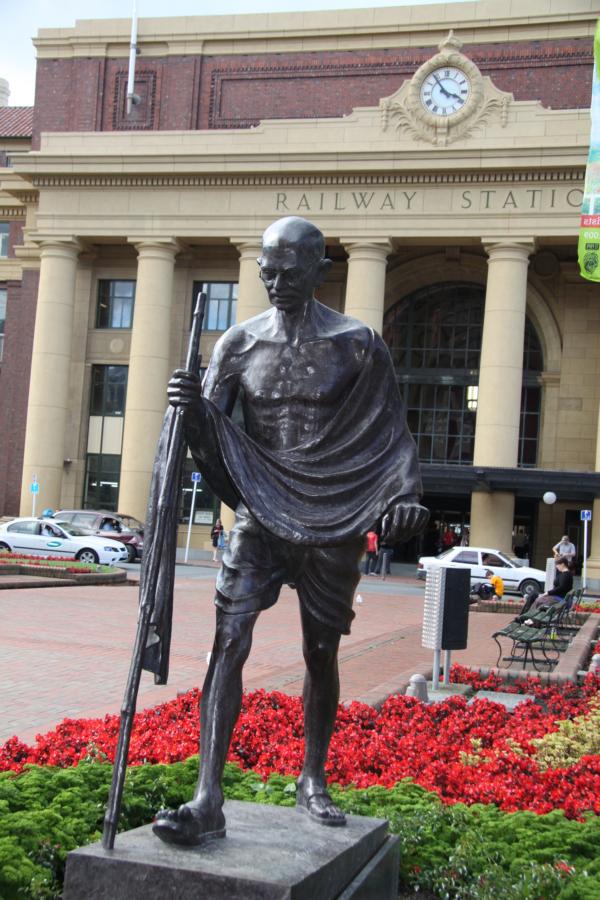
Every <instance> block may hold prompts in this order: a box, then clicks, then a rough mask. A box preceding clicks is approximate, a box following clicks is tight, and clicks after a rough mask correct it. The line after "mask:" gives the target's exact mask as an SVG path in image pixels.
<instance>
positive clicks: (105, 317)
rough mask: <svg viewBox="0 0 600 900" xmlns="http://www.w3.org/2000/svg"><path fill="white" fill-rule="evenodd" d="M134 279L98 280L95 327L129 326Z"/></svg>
mask: <svg viewBox="0 0 600 900" xmlns="http://www.w3.org/2000/svg"><path fill="white" fill-rule="evenodd" d="M134 301H135V281H112V280H110V281H109V280H101V281H99V282H98V306H97V309H96V328H131V326H132V324H133V305H134Z"/></svg>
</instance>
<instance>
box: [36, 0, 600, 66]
mask: <svg viewBox="0 0 600 900" xmlns="http://www.w3.org/2000/svg"><path fill="white" fill-rule="evenodd" d="M542 7H543V9H542ZM540 9H542V11H541V12H540ZM596 16H597V10H595V9H593V8H592V4H591V3H587V2H585V0H584V2H581V0H555V2H553V3H552V5H551V10H550V11H549V5H548V4H540V3H537V2H535V0H522V2H521V3H519V4H516V5H515V4H513V3H512V2H511V0H479V2H478V3H477V4H476V8H475V6H474V4H473V3H456V4H452V5H448V4H442V3H432V4H426V5H423V6H402V7H384V8H365V9H353V10H343V9H342V10H329V11H321V12H314V11H312V12H306V13H302V12H296V13H269V14H264V15H261V14H249V15H235V16H231V15H230V16H185V17H184V16H181V17H164V18H142V19H140V20H139V23H138V46H139V48H140V50H141V53H142V58H143V57H144V56H149V55H152V56H161V55H168V54H178V55H195V54H199V53H201V54H204V55H207V56H208V55H219V54H228V55H229V54H231V55H241V54H250V53H261V54H265V53H277V52H288V51H317V50H318V51H323V50H325V51H327V50H329V51H339V50H355V49H358V48H380V47H386V48H396V47H423V46H431V45H434V44H437V43H438V42H439V41H440V40H441V38H442V37H443V36H444V33H445V32H447V30H448V27H449V26H451V27H453V28H455V29H457V30H459V31H462V32H464V33H467V32H468V34H469V40H470V42H471V43H507V42H509V41H515V40H521V41H527V40H551V39H558V38H582V37H589V38H591V37H592V36H593V34H594V28H595V22H596ZM129 38H130V19H102V20H98V19H96V20H94V19H90V20H79V21H77V22H76V23H75V26H74V27H73V28H42V29H40V30H39V32H38V35H37V37H36V38H34V44H35V46H36V48H37V55H38V59H43V58H57V57H61V56H62V57H69V56H71V57H73V56H87V57H92V56H94V57H102V56H104V57H110V56H112V57H125V56H127V55H128V53H129Z"/></svg>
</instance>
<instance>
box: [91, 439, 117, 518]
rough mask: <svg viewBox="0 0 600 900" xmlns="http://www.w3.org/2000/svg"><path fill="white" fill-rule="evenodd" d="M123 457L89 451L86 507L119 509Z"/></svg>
mask: <svg viewBox="0 0 600 900" xmlns="http://www.w3.org/2000/svg"><path fill="white" fill-rule="evenodd" d="M120 474H121V457H120V456H116V455H114V454H108V453H88V455H87V464H86V473H85V484H84V494H83V505H84V507H85V508H86V509H109V510H116V509H117V500H118V497H119V477H120Z"/></svg>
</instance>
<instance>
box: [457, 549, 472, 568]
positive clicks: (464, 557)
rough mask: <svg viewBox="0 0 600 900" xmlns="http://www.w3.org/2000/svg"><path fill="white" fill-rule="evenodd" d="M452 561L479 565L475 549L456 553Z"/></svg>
mask: <svg viewBox="0 0 600 900" xmlns="http://www.w3.org/2000/svg"><path fill="white" fill-rule="evenodd" d="M452 562H457V563H469V565H472V566H477V565H479V560H478V559H477V553H476V552H475V551H474V550H462V551H461V552H460V553H457V554H456V556H455V557H454V559H453V560H452Z"/></svg>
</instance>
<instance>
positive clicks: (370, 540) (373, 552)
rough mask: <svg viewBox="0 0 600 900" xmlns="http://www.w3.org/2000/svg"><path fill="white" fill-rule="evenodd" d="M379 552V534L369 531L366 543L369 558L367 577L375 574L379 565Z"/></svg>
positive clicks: (366, 564) (366, 570)
mask: <svg viewBox="0 0 600 900" xmlns="http://www.w3.org/2000/svg"><path fill="white" fill-rule="evenodd" d="M378 550H379V543H378V540H377V532H375V531H368V532H367V543H366V551H367V558H366V559H365V575H374V574H375V565H376V563H377V552H378Z"/></svg>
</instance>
